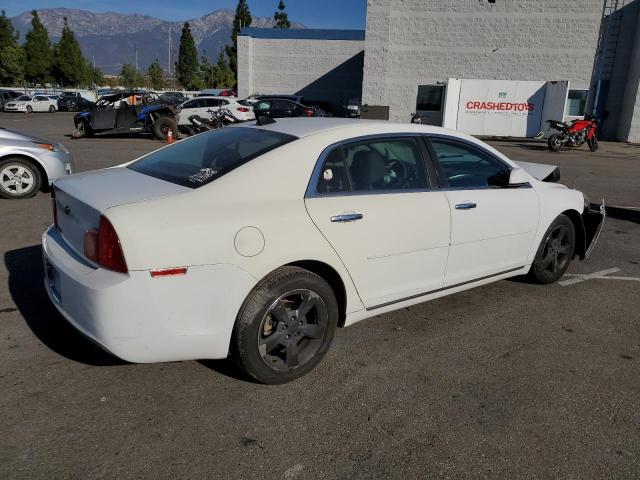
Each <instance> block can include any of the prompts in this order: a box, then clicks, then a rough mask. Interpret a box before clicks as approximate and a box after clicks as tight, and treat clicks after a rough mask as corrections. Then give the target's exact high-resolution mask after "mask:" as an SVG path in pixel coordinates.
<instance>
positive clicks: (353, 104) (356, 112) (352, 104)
mask: <svg viewBox="0 0 640 480" xmlns="http://www.w3.org/2000/svg"><path fill="white" fill-rule="evenodd" d="M347 117H349V118H358V117H360V100H358V99H357V98H351V99H350V100H349V101H348V102H347Z"/></svg>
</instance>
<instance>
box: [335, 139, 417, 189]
mask: <svg viewBox="0 0 640 480" xmlns="http://www.w3.org/2000/svg"><path fill="white" fill-rule="evenodd" d="M344 158H345V164H346V166H347V170H348V172H349V178H350V180H351V188H352V190H353V191H354V192H359V191H371V190H374V191H380V190H406V189H415V188H428V186H429V181H428V177H427V173H426V170H425V165H424V162H423V161H422V156H421V154H420V148H419V147H418V143H417V142H416V140H415V139H413V138H396V139H375V140H365V141H363V142H358V143H353V144H349V145H346V146H345V147H344Z"/></svg>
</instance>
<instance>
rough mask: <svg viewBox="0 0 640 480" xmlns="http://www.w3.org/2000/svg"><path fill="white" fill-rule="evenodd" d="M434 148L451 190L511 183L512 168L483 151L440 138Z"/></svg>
mask: <svg viewBox="0 0 640 480" xmlns="http://www.w3.org/2000/svg"><path fill="white" fill-rule="evenodd" d="M431 146H432V147H433V150H434V152H435V154H436V158H437V160H438V163H439V164H440V167H441V168H442V171H443V172H444V176H445V178H446V180H447V182H448V183H449V187H452V188H481V187H494V188H499V187H504V186H506V185H507V184H508V183H509V174H510V170H509V167H508V166H507V165H506V164H504V163H502V162H501V161H500V160H498V159H496V158H495V157H493V156H492V155H491V154H489V153H488V152H484V151H483V150H482V149H480V148H476V147H473V146H471V145H467V144H465V143H462V142H457V141H455V140H445V139H440V138H432V139H431Z"/></svg>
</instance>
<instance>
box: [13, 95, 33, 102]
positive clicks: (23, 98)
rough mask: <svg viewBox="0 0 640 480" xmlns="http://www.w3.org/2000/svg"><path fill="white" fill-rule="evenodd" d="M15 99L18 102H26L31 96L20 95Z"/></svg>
mask: <svg viewBox="0 0 640 480" xmlns="http://www.w3.org/2000/svg"><path fill="white" fill-rule="evenodd" d="M16 100H17V101H19V102H28V101H29V100H31V97H30V96H29V95H20V96H19V97H18V98H16Z"/></svg>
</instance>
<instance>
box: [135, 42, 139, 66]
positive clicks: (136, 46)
mask: <svg viewBox="0 0 640 480" xmlns="http://www.w3.org/2000/svg"><path fill="white" fill-rule="evenodd" d="M135 49H136V73H137V72H139V70H138V44H137V43H136V44H135Z"/></svg>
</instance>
